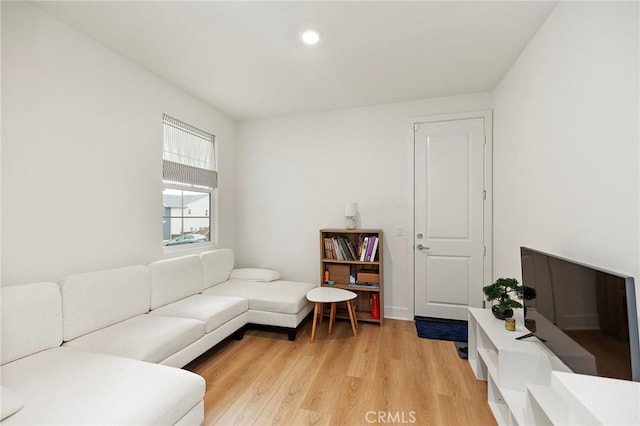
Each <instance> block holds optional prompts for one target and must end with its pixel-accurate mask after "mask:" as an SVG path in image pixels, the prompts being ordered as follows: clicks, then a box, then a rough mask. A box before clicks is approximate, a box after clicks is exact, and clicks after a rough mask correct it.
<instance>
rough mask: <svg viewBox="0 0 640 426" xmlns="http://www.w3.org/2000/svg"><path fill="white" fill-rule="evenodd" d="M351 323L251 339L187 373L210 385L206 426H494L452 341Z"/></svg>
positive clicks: (408, 326) (223, 346) (251, 334)
mask: <svg viewBox="0 0 640 426" xmlns="http://www.w3.org/2000/svg"><path fill="white" fill-rule="evenodd" d="M359 325H360V328H359V329H358V336H357V337H354V336H353V334H352V330H351V326H350V323H349V321H348V320H336V323H335V326H334V329H333V332H332V333H331V335H328V334H327V331H328V330H327V324H326V322H325V324H323V325H318V330H317V331H316V336H315V337H316V339H315V342H314V343H311V342H310V337H311V321H306V322H305V324H304V325H303V327H302V329H301V330H299V332H298V337H297V339H296V340H295V341H294V342H290V341H288V340H287V335H286V333H282V332H274V331H269V330H248V331H247V332H246V333H245V337H244V338H243V339H242V340H240V341H235V340H227V341H224V342H221V343H220V344H218V345H217V346H216V347H215V348H213V349H212V350H210V351H209V352H207V353H205V354H204V355H202V356H201V357H199V358H198V359H196V360H194V361H193V362H192V363H190V364H189V365H188V366H186V367H185V368H186V369H189V370H191V371H194V372H196V373H198V374H200V375H202V376H203V377H204V378H205V380H206V381H207V391H206V395H205V424H206V425H214V424H216V425H217V424H220V425H227V424H243V425H244V424H256V425H369V424H375V423H386V424H408V423H412V422H411V420H412V419H415V422H414V424H420V425H462V426H464V425H481V426H483V425H495V420H494V419H493V416H492V414H491V411H490V409H489V407H488V405H487V386H486V382H482V381H477V380H476V379H475V377H474V375H473V372H472V371H471V368H470V366H469V364H468V362H467V361H465V360H461V359H460V358H458V355H457V352H456V350H455V346H454V345H453V343H451V342H444V341H437V340H430V339H420V338H418V337H417V334H416V330H415V324H414V323H413V322H412V321H399V320H385V324H384V326H383V327H379V326H378V325H375V324H367V323H360V324H359Z"/></svg>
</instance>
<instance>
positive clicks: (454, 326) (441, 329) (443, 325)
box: [416, 318, 469, 342]
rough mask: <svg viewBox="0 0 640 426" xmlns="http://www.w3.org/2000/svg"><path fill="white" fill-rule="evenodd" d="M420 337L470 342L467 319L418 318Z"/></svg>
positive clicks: (417, 326) (417, 327)
mask: <svg viewBox="0 0 640 426" xmlns="http://www.w3.org/2000/svg"><path fill="white" fill-rule="evenodd" d="M416 330H417V331H418V337H423V338H426V339H435V340H450V341H452V342H468V341H469V336H468V331H467V321H461V320H460V321H458V320H448V319H441V318H416Z"/></svg>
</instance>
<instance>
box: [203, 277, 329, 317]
mask: <svg viewBox="0 0 640 426" xmlns="http://www.w3.org/2000/svg"><path fill="white" fill-rule="evenodd" d="M314 287H317V285H316V284H309V283H300V282H293V281H273V282H270V283H262V282H256V281H242V280H229V281H227V282H225V283H222V284H218V285H216V286H213V287H211V288H208V289H206V290H205V291H204V292H203V293H202V294H207V295H212V296H234V297H244V298H245V299H248V300H249V309H250V310H257V311H268V312H278V313H283V314H297V313H298V312H299V311H300V310H301V309H302V308H304V307H305V305H307V303H309V301H308V300H307V298H306V295H307V292H308V291H309V290H311V289H312V288H314Z"/></svg>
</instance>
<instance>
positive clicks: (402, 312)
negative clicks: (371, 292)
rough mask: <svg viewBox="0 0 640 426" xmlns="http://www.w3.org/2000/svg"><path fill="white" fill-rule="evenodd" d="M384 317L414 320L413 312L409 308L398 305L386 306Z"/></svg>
mask: <svg viewBox="0 0 640 426" xmlns="http://www.w3.org/2000/svg"><path fill="white" fill-rule="evenodd" d="M384 317H385V319H397V320H404V321H413V318H412V316H411V312H409V308H400V307H396V306H385V307H384Z"/></svg>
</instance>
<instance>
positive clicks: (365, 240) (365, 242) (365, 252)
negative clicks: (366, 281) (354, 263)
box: [360, 237, 369, 262]
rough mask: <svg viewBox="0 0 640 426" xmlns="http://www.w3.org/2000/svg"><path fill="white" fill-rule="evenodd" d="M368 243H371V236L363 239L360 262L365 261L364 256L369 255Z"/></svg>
mask: <svg viewBox="0 0 640 426" xmlns="http://www.w3.org/2000/svg"><path fill="white" fill-rule="evenodd" d="M368 245H369V237H364V240H362V248H361V249H360V262H364V258H365V257H366V255H367V246H368Z"/></svg>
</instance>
